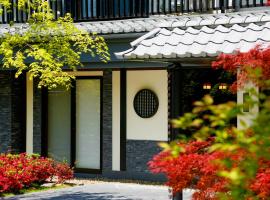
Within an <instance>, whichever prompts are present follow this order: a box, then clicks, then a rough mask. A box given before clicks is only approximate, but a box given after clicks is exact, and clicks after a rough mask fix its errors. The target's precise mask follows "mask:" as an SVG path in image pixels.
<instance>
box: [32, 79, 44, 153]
mask: <svg viewBox="0 0 270 200" xmlns="http://www.w3.org/2000/svg"><path fill="white" fill-rule="evenodd" d="M33 89H34V94H33V95H34V99H33V104H34V105H33V109H34V114H33V115H34V116H33V152H34V153H37V154H41V135H42V130H41V127H42V98H41V97H42V96H41V94H42V92H41V89H38V88H37V81H35V82H34V88H33Z"/></svg>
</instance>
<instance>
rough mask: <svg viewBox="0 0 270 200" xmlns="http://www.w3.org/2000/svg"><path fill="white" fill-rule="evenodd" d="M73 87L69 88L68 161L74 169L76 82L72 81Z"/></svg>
mask: <svg viewBox="0 0 270 200" xmlns="http://www.w3.org/2000/svg"><path fill="white" fill-rule="evenodd" d="M72 85H73V87H72V88H71V91H70V92H71V95H70V98H71V109H70V119H71V122H70V125H71V127H70V129H71V134H70V139H71V143H70V150H71V151H70V158H71V159H70V160H71V166H73V167H74V165H75V160H76V81H75V80H74V81H73V83H72Z"/></svg>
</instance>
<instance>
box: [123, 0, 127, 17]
mask: <svg viewBox="0 0 270 200" xmlns="http://www.w3.org/2000/svg"><path fill="white" fill-rule="evenodd" d="M126 6H127V4H126V0H123V8H124V12H123V15H124V16H123V17H126V16H127V12H126Z"/></svg>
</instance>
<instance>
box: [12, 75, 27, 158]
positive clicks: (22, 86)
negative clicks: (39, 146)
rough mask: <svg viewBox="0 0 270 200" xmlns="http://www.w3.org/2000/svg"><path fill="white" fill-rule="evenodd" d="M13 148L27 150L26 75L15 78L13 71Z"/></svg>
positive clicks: (19, 150)
mask: <svg viewBox="0 0 270 200" xmlns="http://www.w3.org/2000/svg"><path fill="white" fill-rule="evenodd" d="M11 80H12V82H11V110H12V112H11V147H12V148H11V149H12V152H14V153H21V152H25V151H26V75H25V74H22V75H20V76H19V77H18V78H15V72H12V73H11Z"/></svg>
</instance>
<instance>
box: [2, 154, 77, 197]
mask: <svg viewBox="0 0 270 200" xmlns="http://www.w3.org/2000/svg"><path fill="white" fill-rule="evenodd" d="M54 177H56V178H57V180H58V182H64V181H65V180H67V179H70V178H72V177H73V171H72V169H71V168H70V167H69V166H68V165H67V164H65V163H58V162H56V161H54V160H52V159H50V158H44V157H40V156H38V155H27V154H25V153H23V154H19V155H13V154H0V193H3V192H18V191H19V190H20V189H23V188H27V187H31V186H33V185H36V184H38V185H40V184H42V183H44V182H45V181H46V180H47V179H52V178H54Z"/></svg>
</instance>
